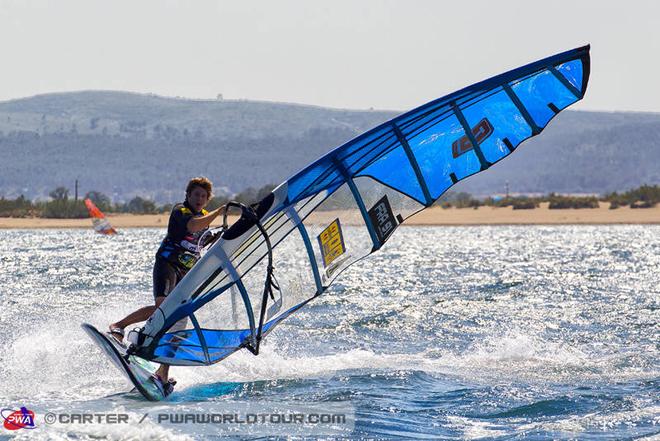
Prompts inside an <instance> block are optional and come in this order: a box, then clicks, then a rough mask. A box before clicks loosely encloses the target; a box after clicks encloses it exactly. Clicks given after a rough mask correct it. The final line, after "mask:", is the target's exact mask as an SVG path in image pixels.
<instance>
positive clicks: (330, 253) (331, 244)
mask: <svg viewBox="0 0 660 441" xmlns="http://www.w3.org/2000/svg"><path fill="white" fill-rule="evenodd" d="M318 239H319V245H320V246H321V255H322V256H323V266H325V267H326V268H327V267H328V265H330V264H331V263H332V261H333V260H335V259H336V258H337V257H339V256H341V255H342V254H344V253H345V252H346V246H345V245H344V236H343V235H342V233H341V224H340V223H339V218H337V219H335V220H334V221H332V223H331V224H330V225H328V227H327V228H326V229H325V230H323V232H322V233H321V234H319V237H318Z"/></svg>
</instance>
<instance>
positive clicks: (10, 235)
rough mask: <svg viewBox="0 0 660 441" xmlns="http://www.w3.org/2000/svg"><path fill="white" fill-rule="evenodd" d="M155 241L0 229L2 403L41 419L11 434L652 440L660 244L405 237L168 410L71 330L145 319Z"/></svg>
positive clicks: (658, 362) (620, 232)
mask: <svg viewBox="0 0 660 441" xmlns="http://www.w3.org/2000/svg"><path fill="white" fill-rule="evenodd" d="M162 235H163V230H158V229H134V230H125V231H123V232H122V235H120V236H118V237H114V238H107V237H100V236H97V235H95V234H94V233H93V232H91V231H82V230H60V231H43V230H42V231H29V230H28V231H0V262H1V268H2V270H1V272H0V305H2V307H1V308H0V366H1V369H0V405H1V406H2V408H12V409H16V408H19V407H20V406H26V407H28V408H29V409H32V410H34V411H35V413H36V415H37V418H36V424H37V426H38V427H37V428H36V429H34V430H32V431H30V432H29V433H28V432H27V430H22V431H17V432H16V433H17V434H18V435H19V436H25V437H30V438H34V437H36V438H42V439H119V438H124V437H128V438H131V437H132V438H138V439H158V438H162V439H173V438H177V437H178V438H180V439H195V438H198V437H199V436H200V435H199V434H200V430H201V429H200V427H199V426H195V425H184V426H177V427H168V426H163V425H160V424H157V423H156V422H153V421H145V422H143V423H142V424H137V423H134V424H130V425H122V426H117V425H104V424H92V425H89V424H87V425H85V424H80V425H55V426H47V425H45V424H44V423H43V415H44V414H45V412H47V411H51V412H57V411H66V410H67V409H85V410H87V411H89V412H108V411H116V412H127V413H129V414H136V415H140V414H144V413H145V412H153V411H156V410H166V411H177V410H183V411H188V410H197V411H204V410H205V409H212V408H213V406H214V405H216V404H217V403H230V404H231V403H232V402H234V403H239V402H241V403H244V402H253V403H259V402H264V403H271V402H296V403H302V404H304V403H317V404H318V403H348V404H350V405H351V406H353V407H354V408H355V411H356V417H357V422H356V427H355V431H354V432H353V433H352V434H351V437H353V438H367V439H374V438H375V439H381V438H394V439H403V438H417V439H419V438H427V439H576V438H577V439H636V438H644V437H649V438H654V437H660V346H659V342H660V325H659V320H658V319H659V318H660V270H658V268H660V227H659V226H558V227H548V226H536V227H530V226H516V227H514V226H510V227H506V226H497V227H451V228H448V227H420V228H417V227H408V228H401V229H400V230H399V231H398V232H397V233H396V234H395V235H394V237H393V238H392V239H391V240H390V242H388V244H387V245H386V246H385V247H384V248H383V249H382V250H381V251H380V252H378V253H377V254H375V255H373V256H371V258H369V259H367V260H366V261H363V262H360V263H358V264H357V265H355V266H354V267H353V268H352V269H350V270H348V271H347V272H345V273H344V274H343V275H342V276H341V277H340V279H339V280H338V282H337V283H336V284H335V285H334V288H332V289H331V290H330V291H329V292H328V293H327V294H326V295H324V296H323V297H322V298H320V299H318V300H317V301H315V302H313V303H311V304H309V305H308V306H307V307H306V308H305V309H303V310H302V311H301V312H300V313H298V314H297V315H296V316H295V317H292V318H290V319H289V320H287V321H286V322H285V323H284V324H282V325H281V326H280V327H279V328H277V330H275V331H274V332H273V333H272V334H271V335H270V336H269V337H268V338H267V339H266V341H265V344H264V345H263V346H262V354H261V355H260V356H258V357H254V356H253V355H251V354H249V353H247V352H245V351H243V352H241V353H238V354H235V355H233V356H231V357H230V358H229V359H227V360H225V361H224V362H222V363H220V364H218V365H215V366H212V367H206V368H173V370H172V371H173V372H172V374H173V375H174V376H176V377H177V379H178V380H179V385H178V386H177V390H176V393H175V395H173V397H172V398H171V399H170V400H169V401H166V402H162V403H157V404H153V403H147V402H144V401H140V400H138V399H136V398H135V396H134V395H132V394H120V395H114V396H112V397H110V398H107V396H108V395H112V394H116V393H119V392H124V391H126V390H127V383H126V381H125V380H124V379H123V378H122V377H120V376H119V373H118V372H117V371H116V370H115V368H114V367H112V366H111V365H110V364H109V363H108V362H107V361H106V360H105V358H104V357H102V356H101V354H100V353H99V352H98V351H97V350H96V348H95V346H94V345H93V343H92V342H91V340H89V339H88V338H87V337H86V336H85V335H84V333H83V331H82V330H81V329H80V327H79V324H80V323H81V322H91V323H94V324H97V325H98V326H99V327H101V326H105V324H107V323H108V322H109V321H110V320H116V319H117V318H119V317H120V316H123V315H124V314H125V313H128V312H131V311H132V310H133V309H135V308H136V307H138V306H142V305H143V304H145V303H146V302H148V301H151V265H152V258H153V254H154V252H155V249H156V248H157V246H158V243H159V241H160V239H161V237H162ZM288 270H295V268H278V271H288ZM206 430H207V432H206V433H207V436H208V437H210V438H213V437H214V436H213V435H212V434H213V433H215V432H213V430H211V431H210V432H209V431H208V429H206ZM209 433H210V434H211V435H209ZM8 434H10V432H8V431H6V430H5V429H4V428H2V427H1V426H0V438H1V437H3V436H5V435H8Z"/></svg>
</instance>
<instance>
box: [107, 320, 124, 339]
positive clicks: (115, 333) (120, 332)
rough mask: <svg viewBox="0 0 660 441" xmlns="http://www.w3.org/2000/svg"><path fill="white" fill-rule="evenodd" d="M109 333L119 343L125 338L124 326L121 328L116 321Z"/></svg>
mask: <svg viewBox="0 0 660 441" xmlns="http://www.w3.org/2000/svg"><path fill="white" fill-rule="evenodd" d="M108 334H110V335H111V336H112V337H113V338H114V339H115V340H117V341H118V342H119V343H122V342H123V340H124V328H120V327H119V326H117V325H116V324H115V323H113V324H112V325H110V331H109V332H108Z"/></svg>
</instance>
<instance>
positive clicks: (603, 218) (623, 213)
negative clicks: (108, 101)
mask: <svg viewBox="0 0 660 441" xmlns="http://www.w3.org/2000/svg"><path fill="white" fill-rule="evenodd" d="M547 205H548V204H547V203H545V204H541V207H540V208H536V209H533V210H514V209H513V208H511V207H504V208H496V207H480V208H478V209H474V208H460V209H459V208H446V209H445V208H441V207H432V208H429V209H427V210H424V211H422V212H420V213H417V214H416V215H415V216H413V217H412V218H410V219H408V220H406V222H405V224H404V225H543V224H551V225H561V224H567V225H570V224H594V225H599V224H660V206H656V207H654V208H638V209H631V208H629V207H620V208H617V209H616V210H610V209H609V204H608V203H604V202H601V203H600V207H599V208H585V209H579V210H577V209H563V210H550V209H548V208H547ZM337 214H338V213H337V212H333V211H326V212H319V213H315V214H314V215H313V217H311V219H310V220H312V221H313V222H315V223H320V224H324V223H328V222H330V221H332V220H333V219H334V218H335V217H337ZM355 215H357V213H355ZM168 217H169V215H168V214H148V215H131V214H118V215H113V214H110V215H108V219H109V221H110V223H111V224H112V225H113V226H114V227H115V228H117V229H123V228H165V227H167V221H168ZM235 219H236V218H232V217H231V216H230V218H229V222H230V223H231V222H233V221H234V220H235ZM90 227H91V221H90V220H89V219H44V218H0V229H8V228H11V229H21V228H26V229H30V228H90Z"/></svg>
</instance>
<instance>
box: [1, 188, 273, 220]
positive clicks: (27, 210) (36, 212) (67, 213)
mask: <svg viewBox="0 0 660 441" xmlns="http://www.w3.org/2000/svg"><path fill="white" fill-rule="evenodd" d="M273 188H275V186H274V185H272V184H268V185H265V186H263V187H261V188H258V189H255V188H252V187H249V188H247V189H245V190H243V191H242V192H240V193H238V194H236V195H234V196H233V197H232V198H231V200H235V201H238V202H241V203H244V204H253V203H255V202H258V201H260V200H261V199H263V198H264V197H266V195H268V193H269V192H271V191H272V190H273ZM49 196H50V200H49V201H47V202H42V201H38V202H32V201H30V200H28V199H26V198H25V197H24V196H23V195H21V196H19V197H18V198H16V199H5V198H4V197H2V198H0V217H44V218H55V219H83V218H86V217H89V213H88V211H87V207H86V206H85V203H84V202H83V201H84V199H86V198H89V199H90V200H91V201H92V202H94V205H96V206H97V207H98V208H99V210H101V211H102V212H104V213H131V214H158V213H169V212H170V211H171V210H172V206H173V205H172V204H164V205H160V206H159V205H157V204H156V203H155V202H154V201H152V200H149V199H145V198H142V197H140V196H136V197H134V198H133V199H131V200H130V201H128V202H125V203H113V202H112V200H111V199H110V198H109V197H108V196H107V195H105V194H103V193H101V192H98V191H90V192H88V193H87V194H85V196H84V197H83V198H80V199H78V200H75V199H73V198H71V197H70V195H69V189H68V188H66V187H57V188H56V189H54V190H53V191H51V192H50V193H49ZM229 200H230V198H229V197H227V196H215V197H213V199H211V202H210V203H209V205H208V207H207V209H208V210H213V209H215V208H218V207H220V206H221V205H223V204H226V203H227V202H228V201H229Z"/></svg>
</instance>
